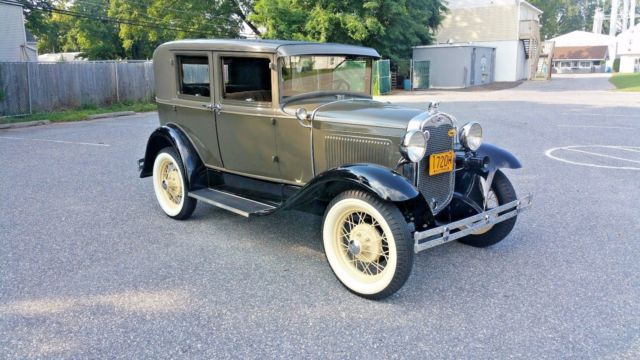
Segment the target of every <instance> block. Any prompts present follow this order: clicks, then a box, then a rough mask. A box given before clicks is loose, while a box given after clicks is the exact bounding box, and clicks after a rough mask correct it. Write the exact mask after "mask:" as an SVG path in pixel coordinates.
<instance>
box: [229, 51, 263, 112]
mask: <svg viewBox="0 0 640 360" xmlns="http://www.w3.org/2000/svg"><path fill="white" fill-rule="evenodd" d="M270 62H271V61H270V60H269V59H265V58H248V57H223V58H222V74H223V89H224V91H223V94H222V97H223V98H224V99H228V100H240V101H247V102H254V101H258V102H271V68H270V67H269V63H270Z"/></svg>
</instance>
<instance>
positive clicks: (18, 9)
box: [0, 2, 29, 61]
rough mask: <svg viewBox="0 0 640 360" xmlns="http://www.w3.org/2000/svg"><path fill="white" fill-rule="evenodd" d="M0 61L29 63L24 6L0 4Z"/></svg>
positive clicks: (7, 3)
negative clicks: (0, 30)
mask: <svg viewBox="0 0 640 360" xmlns="http://www.w3.org/2000/svg"><path fill="white" fill-rule="evenodd" d="M0 24H2V36H0V61H28V60H29V53H28V51H29V50H28V49H26V48H25V47H23V46H26V42H27V38H26V34H25V30H24V18H23V15H22V6H20V5H16V4H12V3H9V2H0Z"/></svg>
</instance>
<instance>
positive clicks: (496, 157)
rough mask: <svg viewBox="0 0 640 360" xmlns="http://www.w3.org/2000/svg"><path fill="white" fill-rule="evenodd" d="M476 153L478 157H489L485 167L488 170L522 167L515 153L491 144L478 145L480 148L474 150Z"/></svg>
mask: <svg viewBox="0 0 640 360" xmlns="http://www.w3.org/2000/svg"><path fill="white" fill-rule="evenodd" d="M476 155H477V156H478V157H485V156H488V157H489V164H488V169H487V170H489V172H495V170H497V169H503V168H507V169H520V168H521V167H522V164H521V163H520V160H518V158H517V157H515V155H513V154H512V153H511V152H509V151H507V150H505V149H503V148H501V147H499V146H496V145H493V144H487V143H485V144H482V145H480V148H478V150H476Z"/></svg>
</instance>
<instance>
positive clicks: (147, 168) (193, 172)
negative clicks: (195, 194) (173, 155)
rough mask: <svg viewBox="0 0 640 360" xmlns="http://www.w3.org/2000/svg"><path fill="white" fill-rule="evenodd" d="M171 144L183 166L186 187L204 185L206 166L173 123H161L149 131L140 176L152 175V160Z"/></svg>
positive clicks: (197, 187) (192, 187) (192, 188)
mask: <svg viewBox="0 0 640 360" xmlns="http://www.w3.org/2000/svg"><path fill="white" fill-rule="evenodd" d="M168 146H172V147H173V148H174V149H176V151H177V152H178V154H180V159H181V160H182V164H183V166H184V171H185V178H186V181H187V187H188V189H190V190H195V189H199V188H202V187H205V186H206V179H207V177H206V173H207V172H206V168H205V166H204V164H203V163H202V160H201V159H200V156H198V153H197V152H196V150H195V148H194V147H193V145H192V144H191V141H189V138H187V136H186V135H185V134H184V133H183V132H182V130H180V128H178V127H177V126H176V125H174V124H167V125H163V126H161V127H159V128H157V129H156V130H154V131H153V133H151V135H150V136H149V140H148V141H147V149H146V151H145V154H144V159H143V163H142V166H141V168H142V169H141V171H140V177H141V178H144V177H148V176H151V175H153V162H154V161H155V159H156V156H157V155H158V153H159V152H160V150H162V149H163V148H165V147H168Z"/></svg>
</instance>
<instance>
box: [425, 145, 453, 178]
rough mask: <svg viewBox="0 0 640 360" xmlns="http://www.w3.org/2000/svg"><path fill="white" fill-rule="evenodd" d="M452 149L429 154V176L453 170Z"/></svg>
mask: <svg viewBox="0 0 640 360" xmlns="http://www.w3.org/2000/svg"><path fill="white" fill-rule="evenodd" d="M454 159H455V154H454V153H453V151H447V152H441V153H437V154H431V155H430V156H429V176H433V175H438V174H442V173H446V172H450V171H453V161H454Z"/></svg>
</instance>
